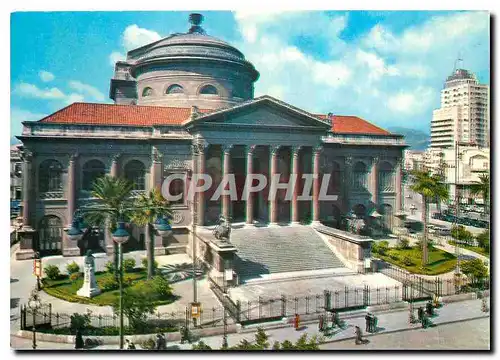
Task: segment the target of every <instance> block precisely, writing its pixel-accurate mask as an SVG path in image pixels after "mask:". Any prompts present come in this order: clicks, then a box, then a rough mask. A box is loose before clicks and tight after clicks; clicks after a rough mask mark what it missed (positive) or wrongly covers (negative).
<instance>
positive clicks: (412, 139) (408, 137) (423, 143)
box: [387, 126, 431, 151]
mask: <svg viewBox="0 0 500 360" xmlns="http://www.w3.org/2000/svg"><path fill="white" fill-rule="evenodd" d="M387 130H388V131H390V132H391V133H393V134H399V135H404V137H405V142H406V144H408V145H409V146H410V147H409V148H408V150H419V151H422V150H425V149H427V147H428V146H429V143H430V140H431V136H430V135H429V134H428V133H426V132H424V131H421V130H416V129H410V128H405V127H400V126H393V127H389V128H387Z"/></svg>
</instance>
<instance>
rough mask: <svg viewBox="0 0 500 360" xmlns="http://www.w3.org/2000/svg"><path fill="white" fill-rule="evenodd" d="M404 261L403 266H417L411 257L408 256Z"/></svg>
mask: <svg viewBox="0 0 500 360" xmlns="http://www.w3.org/2000/svg"><path fill="white" fill-rule="evenodd" d="M402 261H403V264H404V265H406V266H412V265H415V263H414V262H413V260H412V259H411V257H409V256H408V255H406V256H404V257H403V260H402Z"/></svg>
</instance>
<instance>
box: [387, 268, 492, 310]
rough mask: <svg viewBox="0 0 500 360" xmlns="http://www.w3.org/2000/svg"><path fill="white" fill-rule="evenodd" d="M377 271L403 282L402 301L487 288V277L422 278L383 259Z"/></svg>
mask: <svg viewBox="0 0 500 360" xmlns="http://www.w3.org/2000/svg"><path fill="white" fill-rule="evenodd" d="M379 272H380V273H382V274H384V275H387V276H389V277H390V278H393V279H395V280H397V281H399V282H401V283H402V284H403V301H409V300H418V299H426V298H431V297H432V296H434V295H436V296H448V295H457V294H463V293H468V292H474V291H480V290H489V286H490V285H489V279H488V278H486V279H471V278H465V277H463V276H462V277H459V278H448V279H443V278H440V277H438V276H436V277H435V278H433V279H429V278H424V277H421V276H418V275H415V274H412V273H409V272H408V271H406V270H403V269H401V268H398V267H395V266H393V265H391V264H389V263H387V262H385V261H380V262H379Z"/></svg>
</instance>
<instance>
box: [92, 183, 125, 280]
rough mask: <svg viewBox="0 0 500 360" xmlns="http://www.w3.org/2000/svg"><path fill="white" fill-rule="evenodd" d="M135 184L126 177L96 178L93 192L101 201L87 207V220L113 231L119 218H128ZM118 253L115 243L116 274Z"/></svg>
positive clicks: (114, 260)
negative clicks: (128, 209)
mask: <svg viewBox="0 0 500 360" xmlns="http://www.w3.org/2000/svg"><path fill="white" fill-rule="evenodd" d="M133 186H134V184H133V183H131V182H130V181H128V180H126V179H121V178H115V177H112V176H109V175H105V176H104V177H101V178H98V179H96V180H95V182H94V184H93V187H92V192H91V193H92V196H93V197H95V198H97V199H98V200H99V201H98V203H97V204H93V205H89V206H86V207H85V213H84V218H85V222H87V223H88V224H90V225H93V226H98V227H104V228H105V231H107V232H113V231H114V230H115V229H116V224H117V222H118V221H119V220H126V219H127V218H128V211H127V210H126V209H127V208H128V207H130V205H131V202H130V194H131V191H132V189H133ZM116 255H117V245H116V244H114V256H113V262H114V263H115V275H117V274H118V272H117V271H116V270H117V269H118V266H117V260H118V257H117V256H116Z"/></svg>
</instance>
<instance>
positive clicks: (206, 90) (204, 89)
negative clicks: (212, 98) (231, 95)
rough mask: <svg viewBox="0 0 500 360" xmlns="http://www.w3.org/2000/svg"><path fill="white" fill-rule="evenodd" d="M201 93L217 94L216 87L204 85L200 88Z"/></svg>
mask: <svg viewBox="0 0 500 360" xmlns="http://www.w3.org/2000/svg"><path fill="white" fill-rule="evenodd" d="M200 94H201V95H217V94H218V92H217V89H216V87H215V86H213V85H205V86H203V87H202V88H201V90H200Z"/></svg>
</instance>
